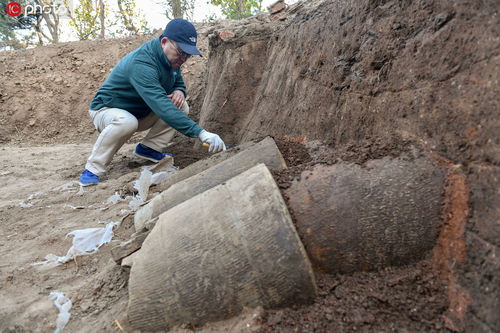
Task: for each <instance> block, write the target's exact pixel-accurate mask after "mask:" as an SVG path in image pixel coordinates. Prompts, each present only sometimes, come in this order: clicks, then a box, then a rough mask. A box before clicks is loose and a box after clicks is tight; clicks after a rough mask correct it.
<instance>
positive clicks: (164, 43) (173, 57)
mask: <svg viewBox="0 0 500 333" xmlns="http://www.w3.org/2000/svg"><path fill="white" fill-rule="evenodd" d="M161 47H162V49H163V54H164V55H165V57H167V59H168V61H169V62H170V64H171V65H172V67H174V68H179V67H181V66H182V64H184V63H185V62H186V60H188V58H189V57H190V55H189V54H187V53H184V52H183V51H182V50H181V48H180V47H179V46H178V45H177V43H175V42H174V41H173V40H169V39H168V38H167V37H163V38H162V39H161Z"/></svg>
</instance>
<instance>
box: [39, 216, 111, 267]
mask: <svg viewBox="0 0 500 333" xmlns="http://www.w3.org/2000/svg"><path fill="white" fill-rule="evenodd" d="M119 224H120V222H109V223H107V224H106V226H105V227H104V228H88V229H81V230H75V231H72V232H70V233H68V234H67V235H66V237H68V236H74V237H73V244H72V246H71V247H70V248H69V250H68V252H67V253H66V255H65V256H63V257H58V256H56V255H54V254H48V255H46V256H45V260H44V261H38V262H35V263H33V264H32V265H34V266H35V265H46V264H55V266H57V265H59V264H62V263H66V262H68V261H70V260H73V259H75V258H76V257H78V256H84V255H89V254H92V253H94V252H97V250H99V248H100V247H101V246H102V245H103V244H107V243H109V242H111V239H112V238H113V227H114V226H117V225H119Z"/></svg>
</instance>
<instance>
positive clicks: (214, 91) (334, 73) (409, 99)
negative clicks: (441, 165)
mask: <svg viewBox="0 0 500 333" xmlns="http://www.w3.org/2000/svg"><path fill="white" fill-rule="evenodd" d="M499 9H500V4H499V3H498V2H497V1H481V2H477V1H459V2H456V1H439V2H438V1H426V0H420V1H367V0H365V1H319V2H317V1H316V2H314V1H313V2H304V3H300V4H298V5H296V6H293V7H291V8H290V9H289V10H288V11H287V12H286V13H285V15H283V17H282V21H279V22H280V23H276V22H275V21H272V22H269V23H266V22H265V21H264V20H263V21H262V22H260V23H248V24H246V25H242V26H237V27H233V28H231V27H226V28H225V29H219V30H215V31H214V32H213V33H212V34H211V35H210V36H209V41H210V47H211V57H210V59H209V61H208V67H207V71H208V74H207V78H208V81H207V82H208V83H207V90H206V95H205V99H204V103H203V108H202V111H201V114H200V120H201V123H202V125H203V126H206V127H207V128H209V129H213V130H215V131H218V132H221V133H222V136H223V137H224V138H225V139H226V141H229V143H236V142H242V141H246V140H248V139H251V138H256V137H260V136H262V135H269V134H270V135H273V136H275V137H281V138H288V139H289V140H292V141H298V142H301V143H307V142H309V141H312V140H320V141H322V142H324V143H326V144H329V145H331V146H334V147H335V148H339V149H340V148H342V147H345V146H347V145H349V144H359V143H362V142H364V141H371V140H375V139H376V140H378V142H380V141H382V142H385V143H387V144H389V143H390V142H394V140H396V141H399V142H402V141H410V142H413V143H414V144H415V145H418V146H420V147H421V148H422V149H424V150H426V151H428V152H429V153H431V154H434V156H436V158H437V159H438V160H441V161H443V160H445V161H446V162H445V163H446V164H447V165H448V166H449V167H451V168H454V169H457V170H458V172H459V173H460V174H462V175H463V174H465V175H466V178H464V180H465V181H464V183H463V184H461V186H455V185H456V183H455V180H454V179H455V178H454V175H453V174H450V175H449V184H448V186H447V188H448V189H451V190H449V191H448V193H447V198H446V202H449V203H450V204H449V207H451V208H447V209H448V210H446V209H445V211H448V212H449V214H448V216H444V221H445V224H446V225H449V226H450V227H449V228H448V231H446V232H445V234H444V236H442V237H441V244H440V245H439V247H438V249H437V250H436V254H435V261H436V262H437V264H436V265H435V269H437V270H441V271H446V272H447V273H445V274H444V276H446V277H445V278H444V279H445V282H446V283H448V285H449V290H450V291H449V297H450V301H451V303H454V305H453V304H452V307H455V310H457V309H459V308H460V309H462V310H460V311H458V310H457V311H458V312H457V311H453V310H452V311H451V312H452V313H451V314H448V319H449V321H450V322H449V323H448V326H449V327H454V328H455V329H461V328H464V326H463V325H465V328H467V331H481V332H485V331H489V330H490V331H493V330H495V328H498V327H500V314H499V313H498V311H497V309H498V308H500V301H499V294H500V288H499V286H500V260H499V259H498V258H499V254H500V225H499V224H498V220H499V210H498V207H500V200H499V196H498V184H499V182H498V180H499V176H500V149H499V140H500V137H499V135H498V133H500V117H499V116H500V113H499V110H500V100H499V99H498V96H499V95H500V86H499V84H498V78H499V77H500V62H499V60H500V56H499V53H500V52H499V46H500V39H499V38H498V29H499V26H500V25H499V18H500V17H499V16H498V11H499ZM252 24H253V25H254V26H255V27H254V28H251V25H252ZM457 191H458V192H457ZM469 191H470V196H469ZM457 197H458V199H457ZM462 215H463V218H460V216H462ZM457 216H458V217H457ZM460 223H463V224H464V225H463V226H462V227H461V225H460ZM464 228H465V229H464ZM460 249H466V254H465V253H464V254H463V255H462V253H460V251H461V250H460ZM463 288H465V289H463ZM467 306H468V307H467ZM465 309H467V314H466V315H465ZM464 315H465V316H466V320H465V321H463V320H462V319H463V318H461V317H463V316H464Z"/></svg>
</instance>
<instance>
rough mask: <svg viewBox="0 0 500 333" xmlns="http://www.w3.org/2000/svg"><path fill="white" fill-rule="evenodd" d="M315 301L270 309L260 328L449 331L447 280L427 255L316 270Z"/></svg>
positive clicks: (313, 330)
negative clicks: (363, 267) (373, 267)
mask: <svg viewBox="0 0 500 333" xmlns="http://www.w3.org/2000/svg"><path fill="white" fill-rule="evenodd" d="M316 278H317V284H318V290H319V296H318V298H317V300H316V302H315V303H314V305H311V306H308V307H302V308H292V309H284V310H273V311H267V312H266V316H265V320H264V322H263V327H262V329H261V330H260V331H259V332H262V333H264V332H283V333H285V332H287V333H288V332H304V333H305V332H447V331H448V330H447V329H445V328H444V323H443V320H442V317H441V316H442V315H443V313H444V312H445V311H446V309H447V305H448V302H447V299H446V297H445V296H444V292H445V291H444V286H443V285H442V284H441V283H440V282H438V280H437V279H436V276H434V275H433V273H432V272H431V271H430V269H429V261H428V260H427V261H423V262H421V263H419V264H417V265H414V266H408V267H400V268H387V269H384V270H381V271H379V272H371V273H363V272H358V273H354V274H350V275H327V274H317V275H316Z"/></svg>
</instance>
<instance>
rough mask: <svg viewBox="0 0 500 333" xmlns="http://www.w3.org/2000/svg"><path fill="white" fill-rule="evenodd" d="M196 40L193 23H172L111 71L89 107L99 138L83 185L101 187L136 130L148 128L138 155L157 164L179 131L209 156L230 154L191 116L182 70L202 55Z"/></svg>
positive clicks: (138, 149)
mask: <svg viewBox="0 0 500 333" xmlns="http://www.w3.org/2000/svg"><path fill="white" fill-rule="evenodd" d="M196 39H197V33H196V29H195V27H194V26H193V25H192V24H191V23H189V22H188V21H186V20H183V19H174V20H172V21H170V22H169V23H168V24H167V26H166V28H165V30H164V31H163V34H162V35H161V36H160V37H159V38H154V39H152V40H150V41H148V42H146V43H145V44H143V45H142V46H141V47H139V48H138V49H136V50H134V51H132V52H131V53H129V54H128V55H126V56H125V57H124V58H122V59H121V60H120V61H119V62H118V64H117V65H116V66H115V67H114V68H113V70H112V71H111V73H110V74H109V76H108V78H107V79H106V81H105V82H104V83H103V85H102V86H101V87H100V88H99V90H98V91H97V93H96V95H95V96H94V98H93V100H92V102H91V103H90V111H89V113H90V117H91V118H92V121H93V123H94V126H95V128H96V129H97V130H98V131H99V132H100V134H99V137H98V138H97V141H96V142H95V144H94V147H93V149H92V153H91V154H90V157H89V158H88V160H87V164H86V165H85V170H84V171H83V172H82V174H81V176H80V184H81V185H83V186H87V185H93V184H97V183H98V182H99V176H102V175H103V174H104V173H105V172H106V168H107V166H108V165H109V163H110V162H111V160H112V158H113V156H114V155H115V153H116V152H117V151H118V149H120V148H121V146H123V144H124V143H125V142H126V141H127V140H128V139H129V138H130V137H131V136H132V135H133V134H134V133H135V132H136V131H144V130H147V129H149V132H148V134H147V135H146V136H145V138H144V139H143V140H142V142H141V143H139V144H138V145H137V146H136V147H135V150H134V154H135V155H137V156H139V157H141V158H145V159H147V160H150V161H153V162H159V161H160V160H161V159H162V158H164V157H165V156H166V155H168V154H166V153H164V152H163V150H164V149H165V148H166V146H167V144H168V143H169V141H170V140H171V139H172V137H173V135H174V131H175V130H177V131H179V132H181V133H182V134H184V135H186V136H189V137H192V138H196V137H197V138H199V139H200V140H201V141H202V142H207V143H208V144H210V147H209V149H208V150H209V151H210V152H214V153H215V152H219V151H221V150H225V149H226V146H225V144H224V142H223V141H222V139H221V138H220V137H219V136H218V135H217V134H214V133H210V132H208V131H206V130H204V129H203V128H201V127H200V126H199V125H198V124H197V123H195V122H194V121H193V120H191V119H190V118H189V117H188V116H187V114H188V113H189V106H188V105H187V103H186V100H185V98H186V86H185V85H184V81H183V79H182V74H181V70H180V67H181V66H182V65H183V64H184V62H186V60H187V59H188V58H189V57H191V56H192V55H201V53H200V51H199V50H198V49H197V48H196Z"/></svg>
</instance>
